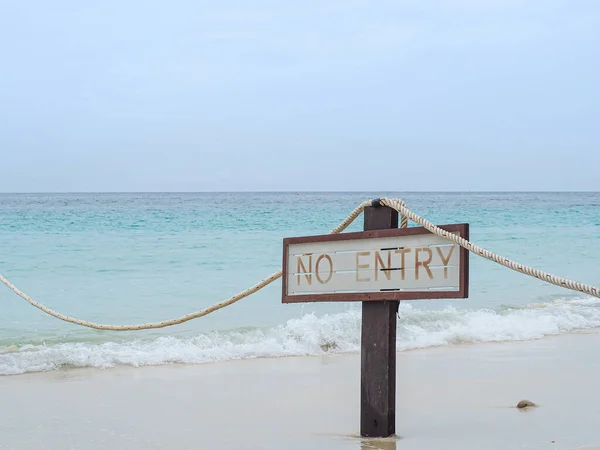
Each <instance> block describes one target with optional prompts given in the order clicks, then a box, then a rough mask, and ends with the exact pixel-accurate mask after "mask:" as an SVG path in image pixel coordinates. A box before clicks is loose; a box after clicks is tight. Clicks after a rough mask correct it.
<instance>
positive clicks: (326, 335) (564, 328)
mask: <svg viewBox="0 0 600 450" xmlns="http://www.w3.org/2000/svg"><path fill="white" fill-rule="evenodd" d="M399 316H400V320H399V322H398V349H399V350H409V349H416V348H425V347H432V346H443V345H451V344H461V343H480V342H501V341H519V340H529V339H538V338H542V337H544V336H548V335H554V334H559V333H565V332H569V331H573V330H578V329H585V328H595V327H600V300H596V299H588V298H580V299H562V300H556V301H554V302H550V303H541V304H534V305H529V306H527V307H523V308H506V309H504V310H502V311H492V310H485V309H482V310H477V311H461V310H457V309H454V308H451V307H449V308H446V309H443V310H427V309H421V308H419V307H414V306H412V305H410V304H401V306H400V309H399ZM359 344H360V311H359V310H358V309H351V310H349V311H347V312H344V313H339V314H332V315H325V316H315V315H313V314H308V315H305V316H303V317H301V318H299V319H293V320H289V321H288V322H287V323H286V324H284V325H280V326H278V327H274V328H270V329H262V330H261V329H254V330H244V331H228V332H214V333H210V334H201V335H198V336H195V337H191V338H189V337H188V338H182V337H176V336H163V337H158V338H155V339H152V340H135V341H130V342H104V343H91V342H77V343H73V342H68V343H59V344H52V345H23V346H14V345H11V346H10V348H9V347H5V348H4V349H3V348H0V374H2V375H9V374H21V373H26V372H38V371H47V370H53V369H57V368H60V367H65V366H67V367H98V368H106V367H113V366H117V365H131V366H142V365H160V364H170V363H203V362H214V361H226V360H233V359H243V358H260V357H279V356H301V355H320V354H325V353H341V352H355V351H358V350H359Z"/></svg>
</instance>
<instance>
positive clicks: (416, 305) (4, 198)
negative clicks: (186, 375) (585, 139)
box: [0, 192, 600, 375]
mask: <svg viewBox="0 0 600 450" xmlns="http://www.w3.org/2000/svg"><path fill="white" fill-rule="evenodd" d="M382 196H388V197H400V198H402V199H404V200H405V201H406V203H407V206H408V207H409V208H411V209H412V210H413V211H415V212H416V213H418V214H420V215H422V216H424V217H425V218H427V219H428V220H430V221H432V222H434V223H436V224H450V223H464V222H467V223H469V224H470V232H471V240H472V241H474V242H475V243H477V244H479V245H482V246H483V247H485V248H488V249H490V250H492V251H495V252H497V253H500V254H502V255H504V256H506V257H508V258H511V259H514V260H516V261H518V262H521V263H523V264H527V265H532V266H534V267H537V268H540V269H543V270H546V271H549V272H551V273H554V274H556V275H560V276H564V277H568V278H573V279H575V280H578V281H581V282H585V283H589V284H594V285H600V193H423V194H419V193H406V194H404V193H393V192H376V193H373V192H370V193H369V192H363V193H202V194H0V273H2V274H3V275H5V276H6V277H7V278H8V279H10V280H11V281H12V282H13V283H14V284H16V285H17V286H18V287H19V288H20V289H22V290H23V291H25V292H26V293H27V294H29V295H30V296H31V297H33V298H34V299H36V300H38V301H40V302H42V303H44V304H46V305H48V306H49V307H51V308H53V309H56V310H58V311H60V312H62V313H65V314H68V315H71V316H75V317H78V318H82V319H86V320H90V321H96V322H103V323H114V324H131V323H138V322H149V321H159V320H164V319H167V318H172V317H176V316H180V315H183V314H186V313H189V312H192V311H196V310H199V309H202V308H204V307H206V306H208V305H211V304H213V303H215V302H217V301H220V300H223V299H225V298H227V297H229V296H230V295H233V294H235V293H237V292H238V291H241V290H243V289H245V288H247V287H248V286H250V285H252V284H254V283H256V282H257V281H259V280H261V279H262V278H264V277H265V276H267V275H270V274H271V273H272V272H274V271H276V270H278V269H279V268H280V267H281V261H282V239H283V238H284V237H291V236H305V235H314V234H326V233H328V232H329V231H330V230H331V229H332V228H333V227H334V226H336V225H337V224H338V223H339V222H340V221H341V220H343V219H344V218H345V217H346V216H347V215H348V213H349V212H350V211H351V210H352V209H353V208H354V207H355V206H356V205H358V204H359V203H360V202H362V201H364V200H366V199H372V198H376V197H382ZM411 226H414V224H411ZM360 230H362V217H360V218H359V219H358V220H357V221H356V222H355V223H354V224H353V225H352V226H351V227H350V228H349V229H348V230H347V231H360ZM470 263H471V282H470V296H469V298H468V299H457V300H419V301H407V302H402V303H401V305H400V309H399V313H398V316H399V319H398V348H399V350H408V349H414V348H423V347H430V346H443V345H452V344H466V343H476V342H498V341H511V340H526V339H536V338H542V337H544V336H547V335H553V334H558V333H568V332H573V331H576V330H580V329H586V328H594V327H600V300H598V299H592V298H590V297H587V296H585V295H581V294H578V293H576V292H572V291H568V290H565V289H561V288H559V287H556V286H551V285H548V284H546V283H543V282H541V281H539V280H536V279H532V278H529V277H526V276H524V275H521V274H518V273H515V272H512V271H510V270H508V269H506V268H504V267H500V266H498V265H496V264H494V263H492V262H490V261H487V260H484V259H482V258H480V257H478V256H475V255H471V259H470ZM359 307H360V305H359V304H356V303H335V304H334V303H304V304H294V305H289V304H285V305H284V304H282V303H281V280H277V281H276V282H274V283H272V284H271V285H270V286H268V287H267V288H265V289H264V290H262V291H260V292H259V293H258V294H255V295H253V296H251V297H249V298H246V299H244V300H241V301H240V302H238V303H236V304H234V305H232V306H229V307H227V308H225V309H223V310H220V311H217V312H216V313H214V314H211V315H209V316H207V317H204V318H201V319H197V320H193V321H191V322H187V323H185V324H183V325H179V326H175V327H170V328H165V329H159V330H150V331H139V332H105V331H97V330H93V329H88V328H82V327H78V326H75V325H72V324H67V323H63V322H61V321H58V320H57V319H54V318H52V317H49V316H47V315H45V314H44V313H43V312H41V311H40V310H38V309H36V308H33V307H32V306H30V305H29V304H27V303H26V302H24V301H23V300H21V299H20V298H18V297H17V296H16V295H15V294H14V293H12V292H11V291H10V290H8V289H7V288H6V287H4V286H2V285H0V374H1V375H8V374H21V373H26V372H35V371H47V370H56V369H60V368H69V367H102V368H104V367H112V366H116V365H133V366H138V365H154V364H168V363H202V362H210V361H224V360H231V359H239V358H257V357H276V356H286V355H318V354H324V353H334V352H354V351H358V350H359V346H360V308H359Z"/></svg>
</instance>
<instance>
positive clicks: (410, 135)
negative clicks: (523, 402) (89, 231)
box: [0, 0, 600, 192]
mask: <svg viewBox="0 0 600 450" xmlns="http://www.w3.org/2000/svg"><path fill="white" fill-rule="evenodd" d="M0 50H1V52H0V57H1V59H0V156H1V159H0V192H23V191H25V192H32V191H34V192H41V191H51V192H56V191H78V192H81V191H206V190H209V191H224V190H234V191H240V190H369V191H377V190H394V191H428V190H600V2H598V1H577V0H571V1H567V0H564V1H562V0H543V1H542V0H529V1H522V0H519V1H516V0H515V1H512V0H507V1H499V0H491V1H476V0H463V1H460V0H457V1H449V0H448V1H429V2H427V1H423V0H414V1H413V0H407V1H402V0H397V1H352V0H346V1H326V0H316V1H312V0H304V1H302V2H282V1H264V0H257V1H253V2H248V1H222V2H205V1H198V0H194V1H192V0H185V1H182V0H172V1H168V2H166V1H161V2H158V1H140V0H130V1H119V2H117V1H113V0H105V1H62V0H55V1H51V2H49V1H36V0H33V1H29V2H16V1H15V2H3V4H2V6H1V7H0Z"/></svg>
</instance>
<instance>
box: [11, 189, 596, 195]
mask: <svg viewBox="0 0 600 450" xmlns="http://www.w3.org/2000/svg"><path fill="white" fill-rule="evenodd" d="M377 192H382V193H383V192H388V193H403V194H562V193H565V194H567V193H568V194H577V193H587V194H590V193H591V194H595V193H600V191H595V190H446V191H437V190H432V191H407V190H403V191H402V190H401V191H395V190H372V191H371V190H357V191H346V190H340V191H336V190H332V191H327V190H315V191H310V190H256V191H29V192H26V191H25V192H18V191H4V192H0V195H94V194H363V193H370V194H371V193H377Z"/></svg>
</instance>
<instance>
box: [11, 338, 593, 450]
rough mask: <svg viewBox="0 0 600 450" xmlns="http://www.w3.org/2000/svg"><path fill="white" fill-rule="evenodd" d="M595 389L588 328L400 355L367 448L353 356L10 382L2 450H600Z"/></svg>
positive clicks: (64, 374)
mask: <svg viewBox="0 0 600 450" xmlns="http://www.w3.org/2000/svg"><path fill="white" fill-rule="evenodd" d="M599 380H600V334H597V333H595V332H594V333H584V334H573V335H568V336H560V337H555V338H549V339H544V340H540V341H533V342H520V343H506V344H485V345H470V346H458V347H450V348H448V347H446V348H437V349H428V350H418V351H412V352H404V353H399V354H398V397H397V399H398V400H397V425H396V430H397V433H398V435H400V436H401V437H402V438H401V439H398V440H396V439H388V440H361V439H360V438H359V437H358V432H359V397H360V390H359V388H360V385H359V383H360V360H359V357H358V355H345V356H328V357H304V358H281V359H259V360H246V361H235V362H228V363H219V364H205V365H197V366H163V367H146V368H118V369H106V370H88V369H84V370H65V371H57V372H51V373H42V374H29V375H19V376H4V377H0V401H1V404H0V449H19V450H21V449H23V450H25V449H48V450H53V449H60V450H64V449H90V450H93V449H217V448H218V449H271V448H273V449H333V450H335V449H357V450H358V449H364V450H366V449H375V448H381V449H389V450H391V449H396V448H397V449H403V450H404V449H406V450H412V449H415V450H416V449H419V450H428V449H478V450H479V449H502V450H510V449H521V448H526V449H588V450H591V449H593V448H596V449H600V388H599V387H598V386H599V383H600V381H599ZM521 399H529V400H532V401H534V402H536V403H538V404H539V405H540V406H539V407H538V408H535V409H532V410H530V411H526V412H524V411H521V410H517V409H516V408H514V405H516V403H517V402H518V401H519V400H521ZM553 441H554V442H553ZM594 446H597V447H594Z"/></svg>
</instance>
